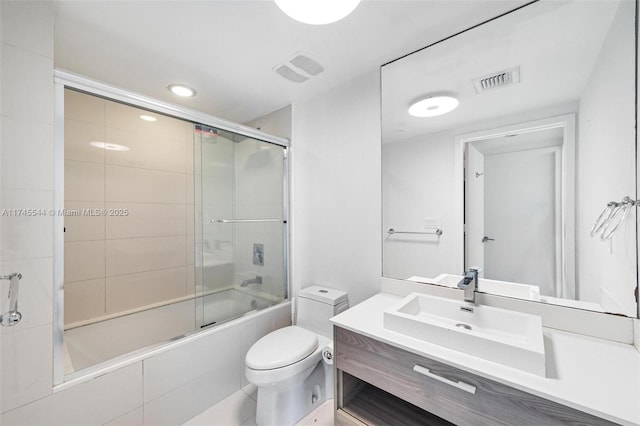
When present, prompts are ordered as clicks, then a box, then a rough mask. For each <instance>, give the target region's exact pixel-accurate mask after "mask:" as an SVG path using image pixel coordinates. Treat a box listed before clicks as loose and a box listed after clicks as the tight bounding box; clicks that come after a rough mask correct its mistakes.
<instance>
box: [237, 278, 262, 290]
mask: <svg viewBox="0 0 640 426" xmlns="http://www.w3.org/2000/svg"><path fill="white" fill-rule="evenodd" d="M249 284H262V277H261V276H260V275H256V277H255V278H251V279H248V280H244V281H242V283H241V284H240V287H246V286H248V285H249Z"/></svg>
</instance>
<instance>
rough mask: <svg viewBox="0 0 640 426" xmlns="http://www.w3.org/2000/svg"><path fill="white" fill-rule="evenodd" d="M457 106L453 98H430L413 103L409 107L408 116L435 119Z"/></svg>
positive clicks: (456, 101)
mask: <svg viewBox="0 0 640 426" xmlns="http://www.w3.org/2000/svg"><path fill="white" fill-rule="evenodd" d="M458 104H459V102H458V100H457V99H456V98H454V97H453V96H430V97H428V98H425V99H422V100H419V101H418V102H415V103H413V104H412V105H411V106H410V107H409V114H410V115H412V116H414V117H435V116H438V115H442V114H446V113H448V112H451V111H453V110H454V109H456V108H457V107H458Z"/></svg>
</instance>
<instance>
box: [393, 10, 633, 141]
mask: <svg viewBox="0 0 640 426" xmlns="http://www.w3.org/2000/svg"><path fill="white" fill-rule="evenodd" d="M617 7H618V2H615V1H581V0H576V1H562V2H553V1H551V2H539V3H535V4H532V5H530V6H526V7H524V8H522V9H520V10H518V11H516V12H514V13H511V14H509V15H507V16H505V17H503V18H501V19H500V20H497V21H495V22H492V23H491V24H490V25H485V26H481V27H479V28H476V29H473V30H471V31H468V32H466V33H464V34H462V35H460V36H458V37H455V38H453V39H450V40H447V41H445V42H443V43H440V44H438V45H436V46H433V47H430V48H428V49H425V50H423V51H421V52H418V53H416V54H414V55H411V56H408V57H406V58H403V59H401V60H399V61H396V62H394V63H392V64H390V65H388V66H385V67H384V68H383V71H382V74H383V86H382V99H383V111H382V117H383V131H382V139H383V141H384V143H388V142H394V141H399V140H409V139H412V138H415V137H418V136H420V135H425V134H429V133H435V132H439V131H443V130H447V129H459V128H460V127H461V126H465V125H469V124H470V123H482V122H483V121H486V120H490V119H496V118H499V117H505V116H509V115H516V114H519V113H524V112H528V111H534V110H536V109H542V108H546V107H552V106H558V105H563V104H569V103H575V102H577V100H578V99H579V98H580V95H581V93H582V91H583V90H584V88H585V85H586V83H587V81H588V78H589V76H590V74H591V70H592V69H593V66H594V64H595V63H596V60H597V58H598V55H599V53H600V48H601V46H602V43H603V41H604V39H605V37H606V35H607V33H608V31H609V28H610V26H611V21H612V19H613V16H614V14H615V11H616V9H617ZM628 30H629V31H631V32H630V33H629V34H630V35H631V36H632V31H633V29H632V28H629V29H628ZM516 66H518V67H520V83H519V84H516V85H513V86H509V87H504V88H499V89H493V90H491V91H487V92H484V93H480V94H478V93H476V91H475V89H474V86H473V80H474V79H476V78H479V77H484V76H486V75H488V74H493V73H495V72H498V71H501V70H504V69H508V68H511V67H516ZM439 92H447V93H453V94H454V95H455V96H456V97H457V98H458V99H459V101H460V105H459V107H458V108H457V109H456V110H454V111H452V112H451V113H448V114H445V115H441V116H437V117H431V118H414V117H411V116H409V114H408V113H407V109H408V107H409V105H410V104H411V102H412V101H413V100H415V99H416V98H419V97H422V96H425V95H429V94H434V93H439Z"/></svg>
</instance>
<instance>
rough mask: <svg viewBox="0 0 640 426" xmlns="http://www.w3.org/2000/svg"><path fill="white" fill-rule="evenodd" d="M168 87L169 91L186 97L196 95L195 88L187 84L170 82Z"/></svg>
mask: <svg viewBox="0 0 640 426" xmlns="http://www.w3.org/2000/svg"><path fill="white" fill-rule="evenodd" d="M167 89H169V91H170V92H171V93H173V94H174V95H178V96H182V97H184V98H189V97H191V96H195V95H196V91H195V90H193V89H192V88H191V87H189V86H185V85H184V84H170V85H168V86H167Z"/></svg>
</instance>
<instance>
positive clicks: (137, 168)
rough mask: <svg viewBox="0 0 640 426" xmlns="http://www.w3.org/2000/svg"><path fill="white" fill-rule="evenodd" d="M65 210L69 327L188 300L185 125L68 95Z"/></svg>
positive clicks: (189, 130)
mask: <svg viewBox="0 0 640 426" xmlns="http://www.w3.org/2000/svg"><path fill="white" fill-rule="evenodd" d="M141 115H147V116H152V117H154V118H156V120H157V121H154V122H149V121H145V120H142V119H141V118H140V116H141ZM91 142H106V143H109V144H117V145H121V146H124V147H126V148H128V150H126V151H117V150H105V149H102V148H98V147H95V146H92V145H91V144H90V143H91ZM95 211H103V212H106V215H95ZM65 212H66V214H67V216H66V217H65V284H64V286H65V325H66V326H69V325H74V324H76V325H77V324H79V323H80V324H82V323H86V322H87V321H91V320H99V319H103V318H104V317H105V316H106V317H113V316H117V315H119V314H123V313H125V312H131V311H136V310H140V309H143V308H145V307H148V306H150V305H157V304H162V303H169V302H172V301H175V300H179V299H181V298H185V297H187V296H189V295H192V294H193V293H194V280H193V276H194V274H193V269H194V266H193V264H194V255H193V245H194V242H193V234H194V228H193V127H192V125H191V123H188V122H185V121H182V120H177V119H174V118H169V117H165V116H162V115H160V114H154V113H150V112H147V111H144V110H141V109H138V108H134V107H130V106H127V105H123V104H120V103H117V102H112V101H109V100H105V99H102V98H98V97H95V96H91V95H87V94H84V93H80V92H76V91H73V90H69V89H67V90H65Z"/></svg>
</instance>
